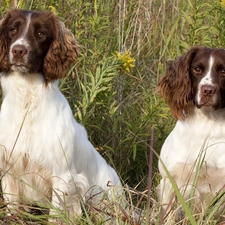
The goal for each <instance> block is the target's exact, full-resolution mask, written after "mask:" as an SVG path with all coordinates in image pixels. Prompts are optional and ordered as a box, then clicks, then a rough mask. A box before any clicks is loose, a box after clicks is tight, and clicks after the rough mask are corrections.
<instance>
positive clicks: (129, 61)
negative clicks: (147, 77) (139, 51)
mask: <svg viewBox="0 0 225 225" xmlns="http://www.w3.org/2000/svg"><path fill="white" fill-rule="evenodd" d="M116 54H117V57H118V59H119V60H120V61H121V63H122V69H123V70H124V71H125V72H130V68H133V67H134V62H135V59H134V58H133V57H131V52H130V51H129V50H127V51H125V52H124V53H120V52H116Z"/></svg>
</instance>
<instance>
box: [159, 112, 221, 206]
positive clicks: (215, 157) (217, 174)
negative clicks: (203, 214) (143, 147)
mask: <svg viewBox="0 0 225 225" xmlns="http://www.w3.org/2000/svg"><path fill="white" fill-rule="evenodd" d="M224 115H225V109H220V110H216V111H212V110H211V111H202V110H200V109H197V108H195V110H194V112H193V114H192V115H191V116H189V117H188V118H186V119H185V121H180V120H178V122H177V123H176V126H175V127H174V129H173V131H172V132H171V133H170V135H169V136H168V137H167V139H166V141H165V143H164V145H163V147H162V150H161V153H160V161H159V170H160V173H161V175H162V180H161V182H160V186H159V188H160V200H161V204H165V205H167V204H168V203H169V202H170V199H171V198H172V192H173V188H172V185H171V182H170V181H169V178H168V176H167V173H166V171H165V169H164V166H163V164H164V165H165V167H166V168H167V169H168V171H169V173H170V174H171V176H172V178H173V179H174V180H175V182H176V183H177V185H178V188H179V189H180V191H181V192H182V194H183V195H184V196H185V197H186V199H188V198H190V196H189V194H190V191H191V189H193V188H194V189H195V200H196V201H197V202H198V201H202V202H203V203H204V204H205V202H209V201H210V200H211V197H210V196H215V194H216V193H218V192H219V191H220V190H221V189H222V188H224V178H225V154H224V151H225V139H224V137H225V116H224ZM162 162H163V164H162ZM199 162H201V163H202V165H201V166H198V163H199ZM197 172H199V173H198V174H196V173H197ZM196 175H198V180H197V183H195V182H194V177H195V176H196ZM165 205H164V206H165Z"/></svg>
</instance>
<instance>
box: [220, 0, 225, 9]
mask: <svg viewBox="0 0 225 225" xmlns="http://www.w3.org/2000/svg"><path fill="white" fill-rule="evenodd" d="M220 6H221V7H222V8H225V0H220Z"/></svg>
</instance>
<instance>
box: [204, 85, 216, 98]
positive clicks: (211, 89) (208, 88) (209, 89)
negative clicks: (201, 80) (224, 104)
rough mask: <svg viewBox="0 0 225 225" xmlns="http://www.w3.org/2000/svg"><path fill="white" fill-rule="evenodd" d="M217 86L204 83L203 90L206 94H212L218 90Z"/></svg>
mask: <svg viewBox="0 0 225 225" xmlns="http://www.w3.org/2000/svg"><path fill="white" fill-rule="evenodd" d="M216 89H217V88H216V87H215V86H212V85H202V87H201V92H202V94H203V95H204V96H212V95H214V94H215V92H216Z"/></svg>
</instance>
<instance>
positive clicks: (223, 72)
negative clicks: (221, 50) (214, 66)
mask: <svg viewBox="0 0 225 225" xmlns="http://www.w3.org/2000/svg"><path fill="white" fill-rule="evenodd" d="M220 74H221V75H222V76H225V68H224V69H221V70H220Z"/></svg>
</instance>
